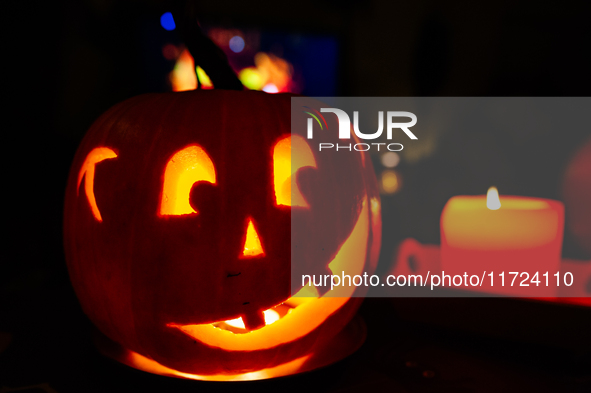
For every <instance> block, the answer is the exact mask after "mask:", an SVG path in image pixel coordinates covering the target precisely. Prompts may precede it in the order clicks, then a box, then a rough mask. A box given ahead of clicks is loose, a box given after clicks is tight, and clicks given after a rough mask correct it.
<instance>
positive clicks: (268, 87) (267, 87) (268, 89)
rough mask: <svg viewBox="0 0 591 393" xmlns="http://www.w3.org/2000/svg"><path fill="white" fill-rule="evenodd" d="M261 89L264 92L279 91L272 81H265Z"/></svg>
mask: <svg viewBox="0 0 591 393" xmlns="http://www.w3.org/2000/svg"><path fill="white" fill-rule="evenodd" d="M263 91H264V92H265V93H279V89H278V88H277V86H275V85H274V84H272V83H267V84H266V85H265V87H263Z"/></svg>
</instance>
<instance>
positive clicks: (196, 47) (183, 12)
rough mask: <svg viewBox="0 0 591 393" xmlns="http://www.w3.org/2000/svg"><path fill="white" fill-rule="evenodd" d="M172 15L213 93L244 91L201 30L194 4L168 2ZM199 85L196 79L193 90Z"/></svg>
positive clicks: (223, 56)
mask: <svg viewBox="0 0 591 393" xmlns="http://www.w3.org/2000/svg"><path fill="white" fill-rule="evenodd" d="M171 5H172V8H173V9H172V14H173V16H174V18H175V20H176V21H177V27H178V30H179V32H180V33H181V36H182V37H183V40H184V41H185V45H186V46H187V49H188V50H189V53H191V56H193V59H194V60H195V68H197V66H200V67H201V68H203V70H204V71H205V72H206V73H207V75H208V76H209V79H211V82H212V83H213V85H214V86H215V88H216V89H224V90H244V86H242V83H241V82H240V80H239V79H238V77H237V76H236V74H235V73H234V71H233V70H232V67H230V64H229V63H228V58H227V57H226V54H225V53H224V52H223V51H222V50H221V49H220V48H219V47H218V46H217V45H216V44H215V43H214V42H213V41H212V40H211V39H210V38H209V37H207V36H206V35H205V34H204V33H203V30H201V27H200V26H199V21H198V19H197V5H196V1H194V0H176V1H173V2H172V4H171ZM200 85H201V83H200V82H199V78H197V88H200Z"/></svg>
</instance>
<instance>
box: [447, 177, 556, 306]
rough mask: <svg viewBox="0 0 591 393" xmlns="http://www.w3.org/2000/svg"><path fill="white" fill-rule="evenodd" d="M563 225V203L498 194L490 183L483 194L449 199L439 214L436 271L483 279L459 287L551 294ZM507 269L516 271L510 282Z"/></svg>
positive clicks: (532, 294)
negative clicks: (440, 268) (439, 233)
mask: <svg viewBox="0 0 591 393" xmlns="http://www.w3.org/2000/svg"><path fill="white" fill-rule="evenodd" d="M563 229H564V206H563V204H562V203H561V202H558V201H553V200H549V199H540V198H526V197H517V196H500V197H499V194H498V191H497V189H496V188H494V187H491V189H489V192H488V194H487V196H484V195H479V196H456V197H453V198H451V199H450V200H449V201H448V202H447V204H446V205H445V207H444V209H443V213H442V215H441V266H442V270H443V271H444V272H445V274H446V275H447V274H449V275H462V276H463V275H464V273H467V274H468V276H471V275H478V276H479V277H480V278H482V277H484V280H483V283H482V285H481V286H478V287H474V286H464V287H462V289H471V290H481V291H484V292H491V293H495V294H503V295H520V296H554V295H555V294H556V284H555V281H556V279H555V278H554V277H553V276H552V275H553V274H555V273H556V272H557V271H558V270H559V266H560V256H561V251H562V236H563ZM511 272H517V273H519V275H518V276H517V277H516V278H515V280H513V278H514V274H512V273H511ZM490 273H492V275H490ZM502 273H504V277H503V276H501V274H502ZM536 273H538V274H537V276H536ZM545 273H547V275H546V276H544V274H545ZM553 278H554V281H553V280H552V279H553ZM491 280H492V284H493V285H492V286H491ZM537 280H539V281H540V282H539V283H538V284H537V285H536V281H537ZM473 282H476V280H475V279H474V281H473ZM503 284H504V285H503ZM526 284H527V285H526ZM444 285H445V286H449V285H448V283H447V282H445V283H444Z"/></svg>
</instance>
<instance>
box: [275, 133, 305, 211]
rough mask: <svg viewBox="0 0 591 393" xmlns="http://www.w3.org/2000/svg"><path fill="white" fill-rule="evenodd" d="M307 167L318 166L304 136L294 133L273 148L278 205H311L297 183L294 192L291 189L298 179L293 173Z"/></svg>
mask: <svg viewBox="0 0 591 393" xmlns="http://www.w3.org/2000/svg"><path fill="white" fill-rule="evenodd" d="M292 143H293V150H292ZM305 167H312V168H316V160H315V159H314V154H313V153H312V149H310V145H308V143H307V142H306V140H305V139H304V138H302V137H301V136H299V135H294V136H288V137H285V138H283V139H281V140H280V141H279V142H277V144H276V145H275V148H274V149H273V182H274V185H275V201H276V203H277V205H284V206H301V207H308V206H309V205H308V203H307V202H306V200H305V199H304V196H303V195H302V193H301V192H300V190H299V188H298V187H297V184H294V185H295V187H294V189H293V192H292V189H291V187H292V183H295V181H296V177H295V176H293V175H294V174H295V173H297V171H298V170H300V169H301V168H305Z"/></svg>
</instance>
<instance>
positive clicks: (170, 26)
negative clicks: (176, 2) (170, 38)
mask: <svg viewBox="0 0 591 393" xmlns="http://www.w3.org/2000/svg"><path fill="white" fill-rule="evenodd" d="M160 25H161V26H162V27H164V30H168V31H171V30H174V29H175V28H176V24H175V23H174V18H173V17H172V14H171V13H170V12H165V13H164V14H162V16H161V17H160Z"/></svg>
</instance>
